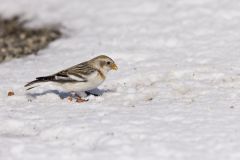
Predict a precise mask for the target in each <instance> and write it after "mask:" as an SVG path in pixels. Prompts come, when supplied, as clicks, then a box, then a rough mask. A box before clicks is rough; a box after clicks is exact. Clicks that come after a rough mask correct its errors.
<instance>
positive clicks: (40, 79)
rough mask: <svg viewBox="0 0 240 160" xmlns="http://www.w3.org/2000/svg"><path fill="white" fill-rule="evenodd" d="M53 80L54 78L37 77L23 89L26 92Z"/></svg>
mask: <svg viewBox="0 0 240 160" xmlns="http://www.w3.org/2000/svg"><path fill="white" fill-rule="evenodd" d="M54 79H55V77H54V76H46V77H37V78H36V80H34V81H31V82H29V83H27V84H26V85H25V86H24V87H26V88H27V89H26V90H30V89H33V88H35V87H38V86H40V83H43V82H49V81H53V80H54ZM34 84H36V85H34ZM37 84H38V85H37ZM33 85H34V86H33Z"/></svg>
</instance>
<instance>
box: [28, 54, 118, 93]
mask: <svg viewBox="0 0 240 160" xmlns="http://www.w3.org/2000/svg"><path fill="white" fill-rule="evenodd" d="M117 69H118V67H117V65H116V64H115V62H114V61H113V60H112V59H111V58H109V57H108V56H105V55H100V56H97V57H95V58H93V59H91V60H89V61H86V62H83V63H80V64H77V65H75V66H73V67H70V68H67V69H65V70H62V71H60V72H57V73H55V74H52V75H49V76H44V77H37V78H36V80H34V81H31V82H29V83H27V84H26V85H25V87H28V88H27V90H30V89H32V88H35V87H38V86H39V85H40V84H42V83H45V82H52V83H53V84H57V85H59V86H61V87H63V88H64V89H66V90H67V91H70V92H76V91H80V92H85V91H88V90H91V89H94V88H96V87H98V86H99V85H100V84H101V83H103V81H104V80H105V78H106V74H107V72H109V71H110V70H117Z"/></svg>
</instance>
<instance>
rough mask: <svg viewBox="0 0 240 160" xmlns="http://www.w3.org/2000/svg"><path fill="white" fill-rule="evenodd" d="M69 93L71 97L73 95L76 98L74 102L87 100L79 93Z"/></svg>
mask: <svg viewBox="0 0 240 160" xmlns="http://www.w3.org/2000/svg"><path fill="white" fill-rule="evenodd" d="M71 95H72V96H73V97H75V98H76V102H78V103H82V102H86V101H88V100H86V99H83V98H82V97H81V96H80V95H79V94H77V93H76V92H73V91H72V92H71Z"/></svg>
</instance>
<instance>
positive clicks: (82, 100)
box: [76, 96, 88, 103]
mask: <svg viewBox="0 0 240 160" xmlns="http://www.w3.org/2000/svg"><path fill="white" fill-rule="evenodd" d="M87 101H88V99H82V97H80V96H78V97H77V99H76V102H77V103H83V102H87Z"/></svg>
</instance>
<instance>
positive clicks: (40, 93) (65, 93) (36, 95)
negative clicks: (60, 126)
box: [27, 88, 114, 99]
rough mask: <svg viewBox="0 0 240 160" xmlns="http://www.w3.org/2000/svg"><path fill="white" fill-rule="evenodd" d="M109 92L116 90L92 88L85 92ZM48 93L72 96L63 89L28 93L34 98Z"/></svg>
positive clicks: (97, 93)
mask: <svg viewBox="0 0 240 160" xmlns="http://www.w3.org/2000/svg"><path fill="white" fill-rule="evenodd" d="M108 92H114V90H111V89H98V88H96V89H92V90H89V91H86V92H85V96H90V95H93V96H102V95H103V94H104V93H108ZM46 94H55V95H58V96H59V97H60V98H61V99H64V98H67V97H68V96H71V93H70V92H63V91H58V90H46V91H44V92H39V93H27V96H29V97H32V98H37V97H39V96H43V95H46Z"/></svg>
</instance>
